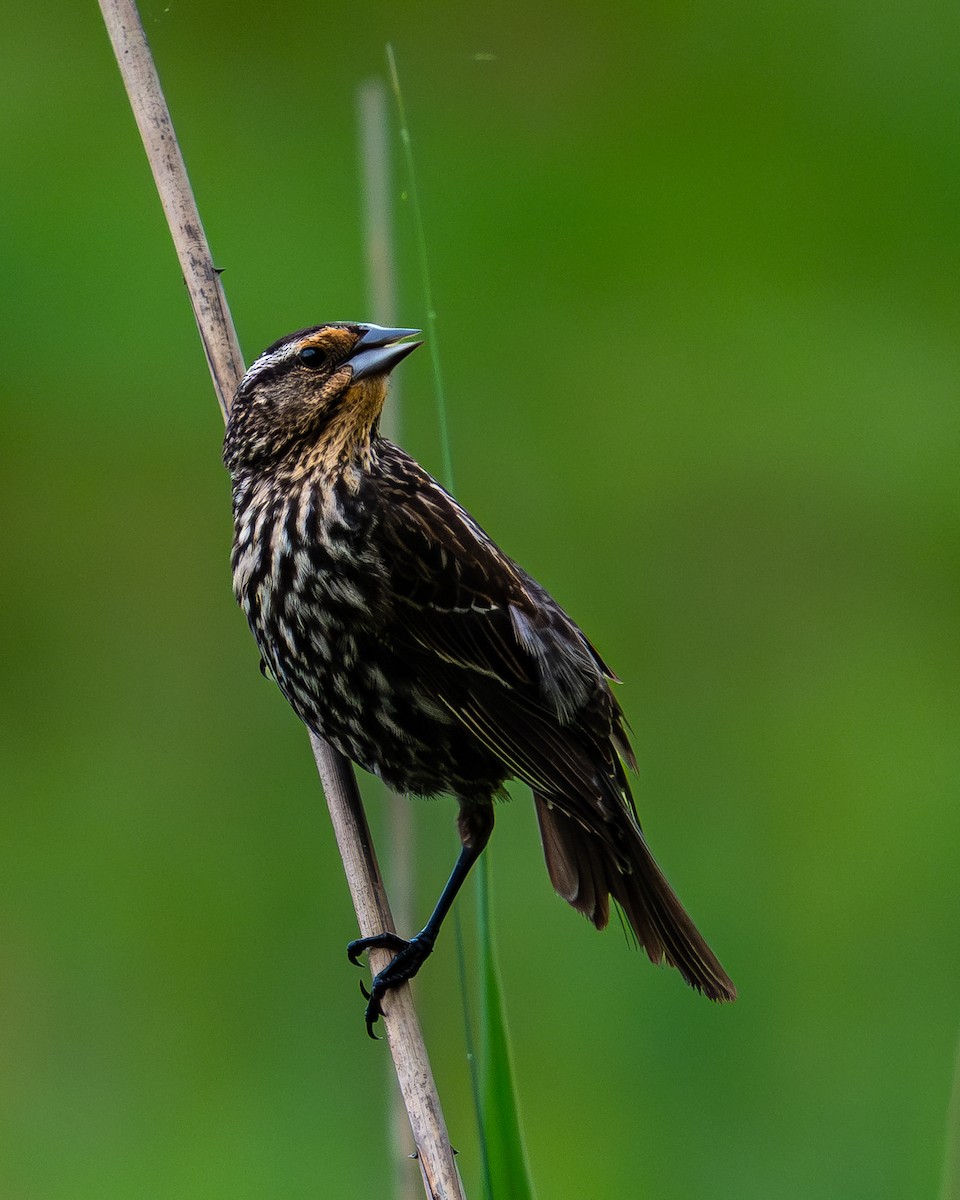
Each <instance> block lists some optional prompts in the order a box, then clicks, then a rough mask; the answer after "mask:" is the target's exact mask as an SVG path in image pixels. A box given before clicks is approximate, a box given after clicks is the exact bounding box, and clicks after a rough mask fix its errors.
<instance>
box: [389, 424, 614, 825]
mask: <svg viewBox="0 0 960 1200" xmlns="http://www.w3.org/2000/svg"><path fill="white" fill-rule="evenodd" d="M383 465H384V467H385V470H384V471H383V472H382V474H380V475H379V477H378V478H377V481H376V486H378V487H379V488H380V489H381V490H382V494H381V497H380V500H381V502H380V504H378V506H377V510H378V512H379V513H380V514H381V518H380V522H379V525H378V528H377V529H376V530H375V531H374V532H373V537H374V540H375V544H376V548H377V551H378V553H379V555H380V556H381V558H382V561H383V564H384V566H385V568H386V571H387V576H388V580H389V583H388V590H389V593H390V599H391V601H392V606H393V610H394V624H393V628H392V630H391V642H392V644H393V648H394V650H395V651H396V652H398V653H401V654H403V656H404V657H405V658H407V659H408V660H410V661H411V662H412V664H413V665H414V666H415V667H416V668H417V670H418V671H420V672H421V673H422V675H423V676H424V677H426V678H428V679H429V680H430V682H431V685H432V690H433V691H434V692H435V694H436V695H437V697H438V699H439V700H440V701H441V703H443V704H444V705H445V706H446V707H447V708H448V709H449V710H450V711H451V712H452V713H454V715H455V716H456V717H457V719H458V720H460V721H461V722H462V723H463V724H464V725H465V726H467V727H468V728H469V729H470V730H471V731H472V732H473V733H474V734H475V735H476V736H477V737H478V738H479V739H480V740H481V741H482V742H483V743H484V744H485V745H486V746H488V747H489V748H490V749H491V750H492V751H493V752H494V753H495V754H497V755H498V756H499V757H500V758H501V759H502V760H503V762H504V763H505V764H506V766H507V768H508V769H509V771H510V773H511V774H513V775H516V776H517V777H518V778H519V779H522V780H523V781H524V782H526V783H527V784H529V785H530V787H531V788H533V789H534V790H535V791H536V792H537V793H538V794H540V795H542V796H544V797H545V798H547V799H548V800H549V801H550V802H552V803H556V804H557V805H558V806H559V807H561V808H562V809H563V811H565V812H567V813H568V815H570V816H571V817H572V818H574V819H575V820H576V821H578V822H579V823H580V824H582V825H583V826H584V827H586V828H588V829H590V830H591V831H593V832H594V833H597V834H599V835H600V836H602V837H603V836H604V834H605V832H606V830H605V828H604V827H605V825H606V821H607V820H608V819H609V817H610V816H611V815H612V813H611V811H610V807H611V806H618V807H621V808H622V807H623V806H624V805H625V804H628V803H629V790H628V788H627V784H626V778H625V776H624V772H623V767H622V765H621V763H620V760H619V758H618V757H617V753H616V750H619V751H620V753H621V754H622V755H623V756H624V757H625V758H626V759H627V761H628V762H630V763H631V765H632V764H633V756H632V753H631V751H630V749H629V746H628V745H627V742H626V737H625V735H624V733H623V728H622V718H621V714H620V709H619V706H618V705H617V703H616V701H615V700H614V698H613V696H612V694H611V692H610V688H609V685H608V682H607V680H608V679H609V678H613V676H612V674H611V672H610V671H609V670H608V669H607V667H606V666H605V664H604V663H603V661H602V659H601V658H600V656H599V655H598V654H597V652H596V651H595V650H594V649H593V647H592V646H591V645H590V643H589V642H588V641H587V639H586V637H585V636H584V635H583V633H582V632H581V631H580V629H578V627H577V626H576V625H575V624H574V622H573V621H572V620H571V619H570V618H569V617H568V616H567V615H566V613H564V611H563V610H562V609H561V608H560V606H559V605H558V604H557V603H556V602H555V601H554V600H553V599H552V598H551V597H550V595H549V594H548V593H547V592H546V591H545V590H544V589H543V588H542V587H540V585H539V584H538V583H536V581H535V580H533V579H532V578H531V577H530V576H529V575H527V574H526V572H524V571H523V570H522V569H521V568H520V567H519V566H518V565H517V564H516V563H515V562H513V560H512V559H510V558H508V557H507V556H506V555H505V554H504V553H503V552H502V551H501V550H500V549H499V547H497V546H496V544H495V543H494V542H493V541H492V540H491V539H490V537H489V536H488V535H487V534H486V533H485V532H484V531H483V529H481V528H480V526H479V525H478V524H477V523H476V522H475V521H474V520H473V518H472V517H470V516H469V514H468V513H466V512H465V511H464V510H463V509H462V508H461V507H460V505H459V504H457V502H456V501H455V500H454V499H453V498H452V497H451V496H450V495H449V494H448V493H447V492H446V491H444V489H443V488H441V487H440V485H439V484H438V483H437V482H436V481H435V480H433V479H432V478H431V477H430V476H429V475H427V474H426V472H425V471H423V470H422V469H421V468H420V467H419V466H418V465H417V464H416V463H415V462H414V461H413V460H412V459H410V458H408V457H407V456H406V455H405V454H404V453H403V452H402V451H400V450H398V449H396V448H395V447H392V446H390V447H389V449H388V452H387V455H386V456H385V459H384V463H383ZM615 748H616V750H615ZM604 840H607V838H606V837H604ZM611 848H614V849H615V846H614V845H613V844H612V843H611Z"/></svg>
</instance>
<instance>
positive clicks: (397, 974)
mask: <svg viewBox="0 0 960 1200" xmlns="http://www.w3.org/2000/svg"><path fill="white" fill-rule="evenodd" d="M434 937H435V934H434V933H433V932H432V931H431V930H428V929H423V930H421V931H420V933H418V934H417V935H416V937H413V938H411V939H410V941H407V940H406V939H405V938H402V937H399V936H398V935H397V934H395V933H381V934H377V935H376V936H375V937H367V938H358V939H357V940H356V941H354V942H351V943H350V945H349V946H347V957H348V958H349V959H350V961H351V962H352V963H353V964H354V966H359V965H360V964H359V962H358V961H357V960H358V959H359V957H360V955H361V954H363V952H364V951H365V950H371V949H379V950H392V951H393V952H394V955H393V958H392V959H391V961H390V962H389V963H388V964H387V965H386V966H385V967H384V968H383V970H382V971H378V972H377V974H376V975H374V977H373V984H372V986H371V987H370V990H369V991H368V990H367V988H366V987H365V986H364V984H363V981H362V980H361V982H360V991H361V992H362V993H363V996H364V999H365V1000H366V1001H367V1010H366V1013H365V1019H366V1023H367V1033H368V1035H369V1036H370V1037H371V1038H373V1040H374V1041H375V1042H378V1041H380V1039H379V1038H378V1037H377V1035H376V1034H375V1033H374V1032H373V1027H374V1025H375V1024H376V1023H377V1021H379V1020H380V1018H381V1017H385V1016H386V1015H387V1014H386V1013H385V1012H384V1011H383V1006H382V1002H383V998H384V996H385V995H386V994H387V992H389V991H390V990H391V988H395V987H399V986H400V985H401V984H402V983H406V982H407V981H408V980H410V979H412V978H413V977H414V975H416V973H417V972H418V971H419V970H420V967H421V966H422V965H423V962H424V960H425V959H426V958H428V957H429V955H430V953H431V952H432V950H433V942H434Z"/></svg>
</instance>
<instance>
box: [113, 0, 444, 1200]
mask: <svg viewBox="0 0 960 1200" xmlns="http://www.w3.org/2000/svg"><path fill="white" fill-rule="evenodd" d="M100 9H101V12H102V14H103V19H104V23H105V25H106V27H107V32H108V34H109V36H110V40H111V42H112V44H113V49H114V53H115V55H116V59H117V63H118V65H119V67H120V72H121V75H122V76H123V81H124V85H125V87H126V90H127V94H128V96H129V99H130V106H131V108H132V110H133V114H134V117H135V118H136V122H137V125H138V127H139V130H140V135H141V137H142V139H143V144H144V149H145V150H146V153H147V158H148V160H149V162H150V167H151V170H152V172H153V176H154V181H155V183H156V186H157V191H158V192H159V194H160V199H161V203H162V204H163V209H164V212H165V214H166V216H167V222H168V225H169V227H170V232H171V235H172V237H173V241H174V245H175V247H176V250H177V255H178V257H179V259H180V266H181V269H182V271H183V275H184V281H185V282H186V285H187V290H188V292H189V294H190V301H191V304H192V306H193V312H194V316H195V318H196V321H197V326H198V329H199V331H200V339H201V341H202V343H203V348H204V352H205V354H206V357H207V363H208V365H209V367H210V373H211V375H212V377H213V383H214V387H215V389H216V392H217V398H218V401H219V404H220V411H221V412H222V414H223V416H224V418H225V419H226V417H227V416H228V415H229V411H230V402H231V398H232V396H233V394H234V392H235V390H236V387H237V384H238V383H239V381H240V379H241V377H242V375H243V369H244V368H243V358H242V356H241V353H240V347H239V343H238V341H237V336H236V331H235V329H234V326H233V322H232V320H231V318H230V311H229V309H228V307H227V302H226V297H225V295H224V292H223V288H222V286H221V283H220V278H219V276H218V274H217V271H216V269H215V268H214V266H213V260H212V258H211V255H210V248H209V246H208V244H207V240H206V235H205V234H204V231H203V225H202V223H201V221H200V214H199V211H198V209H197V206H196V201H195V199H194V196H193V193H192V190H191V188H190V183H189V180H188V178H187V172H186V167H185V165H184V162H183V156H182V154H181V152H180V147H179V144H178V142H177V139H176V134H175V133H174V129H173V124H172V121H171V119H170V113H169V110H168V109H167V105H166V101H165V100H164V97H163V91H162V89H161V87H160V80H159V78H158V76H157V71H156V67H155V65H154V62H153V58H152V55H151V53H150V48H149V46H148V44H147V39H146V35H145V34H144V30H143V25H142V23H141V20H140V16H139V13H138V11H137V8H136V4H135V3H134V0H100ZM310 741H311V745H312V747H313V753H314V758H315V759H316V763H317V770H318V771H319V774H320V778H321V781H322V783H323V788H324V792H325V795H326V798H327V805H328V807H329V809H330V817H331V820H332V822H333V827H334V832H335V834H336V838H337V844H338V846H339V848H340V854H341V857H342V859H343V865H344V871H345V873H346V876H347V883H348V885H349V887H350V894H351V896H352V898H353V904H354V908H355V909H356V913H357V921H358V923H359V926H360V933H361V936H364V937H366V936H369V935H371V934H375V933H380V932H383V931H384V930H392V929H393V922H392V918H391V915H390V906H389V903H388V901H387V897H386V893H385V890H384V887H383V880H382V878H381V876H380V871H379V867H378V865H377V860H376V855H375V853H374V849H373V843H372V841H371V839H370V832H369V829H368V827H367V822H366V817H365V815H364V812H363V806H362V805H361V803H360V796H359V791H358V789H357V783H356V777H355V776H354V773H353V769H352V767H351V766H350V764H349V763H348V762H347V760H346V759H345V758H344V757H343V756H342V755H341V754H339V753H337V751H335V750H334V749H333V747H331V746H329V745H327V744H326V743H325V742H323V741H322V740H321V739H320V738H317V737H315V736H314V735H313V734H311V735H310ZM370 958H371V960H372V961H371V969H372V970H373V971H377V970H379V969H381V968H382V967H383V966H385V965H386V963H387V962H388V961H389V958H390V955H389V953H388V952H386V951H371V953H370ZM385 1026H386V1032H387V1041H388V1043H389V1046H390V1052H391V1054H392V1056H393V1061H394V1066H395V1069H396V1072H397V1079H398V1081H399V1084H400V1090H401V1092H402V1094H403V1098H404V1104H405V1105H406V1109H407V1113H408V1116H409V1118H410V1126H411V1129H412V1132H413V1137H414V1142H415V1144H416V1147H417V1158H418V1161H419V1164H420V1170H421V1174H422V1176H423V1184H424V1189H425V1192H426V1195H427V1196H428V1197H429V1198H430V1200H463V1189H462V1186H461V1183H460V1179H459V1175H458V1173H457V1168H456V1163H455V1161H454V1157H453V1149H452V1147H451V1146H450V1139H449V1137H448V1136H447V1130H446V1125H445V1122H444V1119H443V1112H442V1109H441V1106H440V1098H439V1095H438V1093H437V1089H436V1084H435V1083H434V1080H433V1074H432V1072H431V1070H430V1062H429V1059H428V1057H427V1051H426V1046H425V1044H424V1041H423V1035H422V1032H421V1030H420V1023H419V1020H418V1018H417V1014H416V1010H415V1008H414V1005H413V998H412V995H411V993H410V988H409V986H403V987H401V988H397V989H396V990H395V991H392V992H391V995H390V1014H389V1018H388V1020H386V1021H385Z"/></svg>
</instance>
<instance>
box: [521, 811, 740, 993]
mask: <svg viewBox="0 0 960 1200" xmlns="http://www.w3.org/2000/svg"><path fill="white" fill-rule="evenodd" d="M533 798H534V800H535V801H536V806H537V819H538V820H539V822H540V836H541V839H542V841H543V853H544V857H545V858H546V860H547V870H548V871H549V872H550V879H551V881H552V882H553V886H554V887H555V888H556V890H557V892H558V893H559V894H560V895H561V896H562V897H563V898H564V900H566V901H568V902H569V903H570V904H572V905H573V907H574V908H575V909H577V911H578V912H582V913H583V914H584V916H586V917H588V918H589V919H590V920H591V921H592V922H593V923H594V925H596V927H597V928H598V929H603V928H604V926H605V925H606V924H607V921H608V920H609V918H610V899H609V898H610V897H611V896H612V897H613V898H614V900H615V901H616V902H617V903H618V904H619V905H620V907H621V908H622V909H623V911H624V913H625V915H626V918H627V920H628V921H629V922H630V926H631V928H632V929H633V931H634V933H635V934H636V935H637V940H638V941H639V942H640V944H641V945H642V946H643V948H644V950H646V952H647V954H648V955H649V956H650V959H651V960H652V961H653V962H655V963H658V964H659V963H663V962H666V963H668V964H669V965H670V966H671V967H676V968H677V970H678V971H679V972H680V974H681V975H682V976H683V977H684V979H685V980H686V981H687V983H689V984H690V986H691V987H694V988H696V989H697V991H698V992H703V994H704V995H705V996H708V997H709V998H710V999H711V1000H720V1001H723V1000H735V999H736V998H737V989H736V988H735V987H734V985H733V981H732V980H731V979H730V977H729V975H727V973H726V971H725V970H724V969H723V967H722V966H721V965H720V963H719V962H718V960H717V957H716V955H715V954H714V953H713V951H712V950H711V949H710V947H709V946H708V945H707V943H706V942H705V941H704V940H703V937H702V936H701V935H700V932H699V930H698V929H697V927H696V925H694V923H693V921H691V920H690V918H689V916H688V915H687V912H686V910H685V909H684V907H683V905H682V904H681V903H680V901H679V900H678V899H677V897H676V894H675V893H674V891H673V888H671V886H670V884H669V883H667V880H666V877H665V876H664V874H663V872H662V871H661V870H660V868H659V867H658V866H657V863H656V860H655V859H654V857H653V855H652V854H651V853H650V850H649V847H648V846H647V843H646V841H645V840H644V837H643V834H642V833H641V832H640V828H639V826H637V825H635V824H634V822H633V820H632V819H631V818H629V817H628V816H627V814H626V812H625V813H624V817H625V818H626V819H625V820H624V821H623V823H622V824H620V825H619V828H618V829H617V831H616V832H617V843H618V846H617V852H616V853H615V852H614V851H613V850H612V849H611V847H610V846H609V845H608V844H607V843H606V842H605V841H604V840H603V839H602V838H601V837H599V836H598V835H597V834H595V833H591V832H590V831H588V830H587V829H585V828H584V827H583V826H582V825H581V824H580V823H579V822H577V821H575V820H573V819H572V818H571V817H569V816H567V814H566V813H564V812H562V811H561V810H560V809H559V808H558V807H557V806H556V805H555V804H552V803H551V802H550V801H548V800H547V799H546V797H544V796H540V795H538V794H537V793H536V792H535V793H534V796H533ZM618 824H619V823H618ZM618 859H620V861H621V863H623V864H626V866H625V867H621V865H618V861H617V860H618Z"/></svg>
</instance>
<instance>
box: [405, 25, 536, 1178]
mask: <svg viewBox="0 0 960 1200" xmlns="http://www.w3.org/2000/svg"><path fill="white" fill-rule="evenodd" d="M387 64H388V66H389V69H390V82H391V84H392V87H393V94H394V97H395V99H396V103H397V112H398V114H399V118H400V139H401V142H402V143H403V150H404V157H405V159H406V166H407V173H408V176H409V180H410V187H409V193H410V200H411V205H412V210H413V219H414V225H415V229H416V238H417V249H418V257H419V260H420V271H421V285H422V287H423V294H424V299H425V300H426V304H427V334H428V344H429V348H430V356H431V360H432V362H433V377H434V387H435V394H436V403H437V421H438V424H439V432H440V445H441V453H442V460H443V473H442V475H443V478H442V482H443V484H444V486H445V487H446V488H447V489H448V490H449V491H452V490H453V455H452V453H451V450H450V433H449V428H448V424H447V408H446V400H445V396H444V390H443V376H442V373H441V370H440V350H439V339H438V337H437V332H436V317H437V314H436V310H435V309H434V306H433V293H432V289H431V287H430V268H429V262H428V258H427V237H426V231H425V229H424V224H423V212H422V209H421V207H420V195H419V192H418V190H417V177H416V171H415V170H414V163H413V149H412V146H411V141H410V130H409V127H408V125H407V116H406V110H405V108H404V103H403V93H402V91H401V88H400V77H399V75H398V73H397V62H396V58H395V56H394V53H393V47H392V46H390V45H388V46H387ZM488 853H489V852H488ZM474 873H475V876H476V902H477V943H478V957H479V977H480V1003H479V1011H480V1055H479V1060H480V1061H479V1064H478V1062H477V1056H476V1055H475V1053H474V1038H473V1019H472V1013H471V1008H472V1006H471V1003H470V987H469V981H468V978H467V961H466V952H465V950H464V940H463V934H462V927H461V922H460V917H459V912H457V914H456V935H457V955H458V961H459V967H460V990H461V993H462V1000H463V1011H464V1025H465V1030H466V1043H467V1060H468V1063H469V1067H470V1076H471V1084H472V1087H473V1095H474V1104H475V1107H476V1110H477V1126H478V1132H479V1139H480V1154H481V1167H482V1178H483V1189H484V1195H485V1197H486V1200H534V1195H535V1193H534V1190H533V1185H532V1184H531V1182H530V1172H529V1168H528V1165H527V1155H526V1150H525V1148H524V1144H523V1135H522V1133H521V1130H520V1113H519V1107H518V1104H517V1096H516V1089H515V1087H514V1080H513V1066H512V1063H511V1058H510V1046H509V1042H508V1039H507V1024H506V1018H505V1016H504V1009H503V996H502V994H501V990H500V973H499V971H498V969H497V962H496V955H495V953H494V943H493V934H492V931H491V920H490V891H489V887H488V876H487V856H486V855H483V856H482V857H481V859H480V862H479V863H478V864H477V866H476V867H475V868H474Z"/></svg>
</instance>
